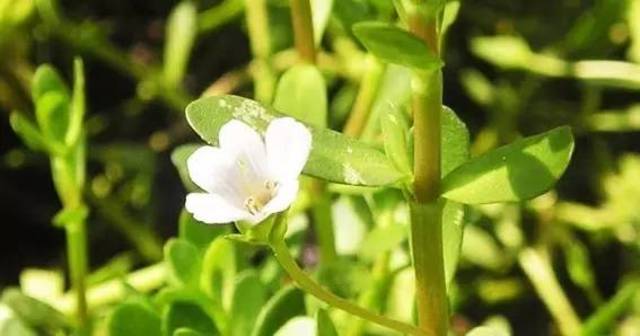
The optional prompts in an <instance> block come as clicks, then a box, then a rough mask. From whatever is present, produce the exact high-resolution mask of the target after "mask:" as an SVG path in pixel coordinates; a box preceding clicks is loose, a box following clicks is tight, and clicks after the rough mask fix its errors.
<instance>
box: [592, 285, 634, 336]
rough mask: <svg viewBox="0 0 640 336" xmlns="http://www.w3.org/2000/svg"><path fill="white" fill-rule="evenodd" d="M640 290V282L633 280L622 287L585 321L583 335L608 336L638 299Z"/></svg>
mask: <svg viewBox="0 0 640 336" xmlns="http://www.w3.org/2000/svg"><path fill="white" fill-rule="evenodd" d="M638 290H640V282H638V281H637V280H633V281H632V282H629V283H627V284H626V285H624V287H622V288H621V289H620V290H618V292H617V293H616V294H615V295H614V296H613V298H611V299H610V300H609V301H608V302H607V303H605V304H604V305H602V306H601V307H600V308H598V310H596V312H595V313H594V314H593V315H591V317H589V319H588V320H586V321H585V323H584V324H583V327H582V335H584V336H596V335H603V334H606V333H607V331H608V330H611V329H610V328H611V325H612V324H613V323H615V321H616V319H617V318H618V317H619V316H620V315H622V314H623V313H624V312H625V311H627V309H628V308H629V306H630V305H631V304H633V299H634V298H635V297H636V295H637V293H638Z"/></svg>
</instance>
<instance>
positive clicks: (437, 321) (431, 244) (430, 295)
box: [410, 202, 449, 336]
mask: <svg viewBox="0 0 640 336" xmlns="http://www.w3.org/2000/svg"><path fill="white" fill-rule="evenodd" d="M410 207H411V247H412V253H413V267H414V272H415V275H416V300H417V306H418V323H419V326H420V328H421V329H423V330H425V331H426V332H427V333H428V334H432V335H438V336H443V335H446V334H447V327H448V324H449V317H448V314H449V308H448V303H447V288H446V283H445V275H444V256H443V252H442V222H441V218H442V207H441V205H440V204H438V203H437V202H434V203H429V204H421V203H415V202H412V203H411V204H410Z"/></svg>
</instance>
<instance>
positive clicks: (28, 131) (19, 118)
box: [9, 112, 49, 150]
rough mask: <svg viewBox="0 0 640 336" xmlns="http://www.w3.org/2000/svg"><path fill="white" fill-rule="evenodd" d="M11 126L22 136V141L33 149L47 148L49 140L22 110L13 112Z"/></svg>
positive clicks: (10, 120)
mask: <svg viewBox="0 0 640 336" xmlns="http://www.w3.org/2000/svg"><path fill="white" fill-rule="evenodd" d="M9 122H10V123H11V128H12V129H13V131H14V132H16V134H18V135H19V136H20V138H21V139H22V142H24V144H25V145H26V146H27V147H29V148H30V149H32V150H47V148H48V147H49V146H48V144H47V140H46V139H45V138H44V136H43V135H42V134H41V133H40V131H39V130H38V129H37V128H36V125H34V124H33V123H32V122H31V121H30V120H29V119H27V118H26V117H25V116H24V115H22V113H20V112H13V113H11V116H10V117H9Z"/></svg>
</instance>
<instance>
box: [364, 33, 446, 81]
mask: <svg viewBox="0 0 640 336" xmlns="http://www.w3.org/2000/svg"><path fill="white" fill-rule="evenodd" d="M353 33H354V34H355V35H356V37H358V39H359V40H360V42H362V44H364V46H365V47H366V48H367V50H369V52H371V53H372V54H374V55H375V56H377V57H378V58H380V59H381V60H383V61H385V62H388V63H394V64H400V65H404V66H407V67H410V68H416V69H420V70H433V69H436V68H438V67H441V66H442V61H441V60H440V58H439V56H438V55H436V54H435V53H434V52H433V51H431V50H430V49H429V47H428V46H427V45H426V43H424V42H423V41H422V40H420V39H419V38H417V37H416V36H414V35H413V34H411V33H409V32H407V31H406V30H403V29H401V28H398V27H396V26H393V25H390V24H386V23H381V22H361V23H358V24H356V25H354V26H353Z"/></svg>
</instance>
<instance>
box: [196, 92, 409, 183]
mask: <svg viewBox="0 0 640 336" xmlns="http://www.w3.org/2000/svg"><path fill="white" fill-rule="evenodd" d="M186 113H187V121H188V122H189V124H190V125H191V127H192V128H193V129H194V130H195V131H196V133H198V135H200V137H201V138H202V139H203V140H205V141H206V142H208V143H211V144H217V142H218V131H219V130H220V128H221V127H222V125H224V124H226V123H227V122H228V121H230V120H232V119H238V120H240V121H243V122H245V123H247V124H248V125H249V126H251V127H253V128H255V129H256V130H258V131H259V132H264V131H265V129H266V127H267V125H268V124H269V122H270V121H271V120H273V119H274V118H276V117H280V116H281V114H280V113H278V112H276V111H274V110H272V109H268V108H265V107H264V106H262V105H260V104H258V103H257V102H255V101H253V100H250V99H246V98H242V97H237V96H217V97H207V98H202V99H198V100H196V101H194V102H192V103H191V104H189V106H187V111H186ZM310 131H311V133H312V137H313V143H312V148H311V154H310V155H309V160H308V161H307V164H306V166H305V168H304V170H303V172H304V173H305V174H307V175H311V176H314V177H318V178H321V179H325V180H328V181H330V182H337V183H344V184H352V185H368V186H380V185H390V184H393V183H395V182H396V181H398V180H400V179H401V178H402V177H403V175H402V174H401V173H400V172H398V171H397V170H396V169H395V168H394V166H393V164H392V163H391V162H390V161H389V160H388V159H387V157H386V156H385V155H384V154H383V153H382V152H380V151H379V150H377V149H376V148H374V147H372V146H370V145H367V144H364V143H362V142H359V141H357V140H354V139H350V138H348V137H346V136H344V135H342V134H340V133H338V132H335V131H331V130H328V129H316V128H310Z"/></svg>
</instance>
